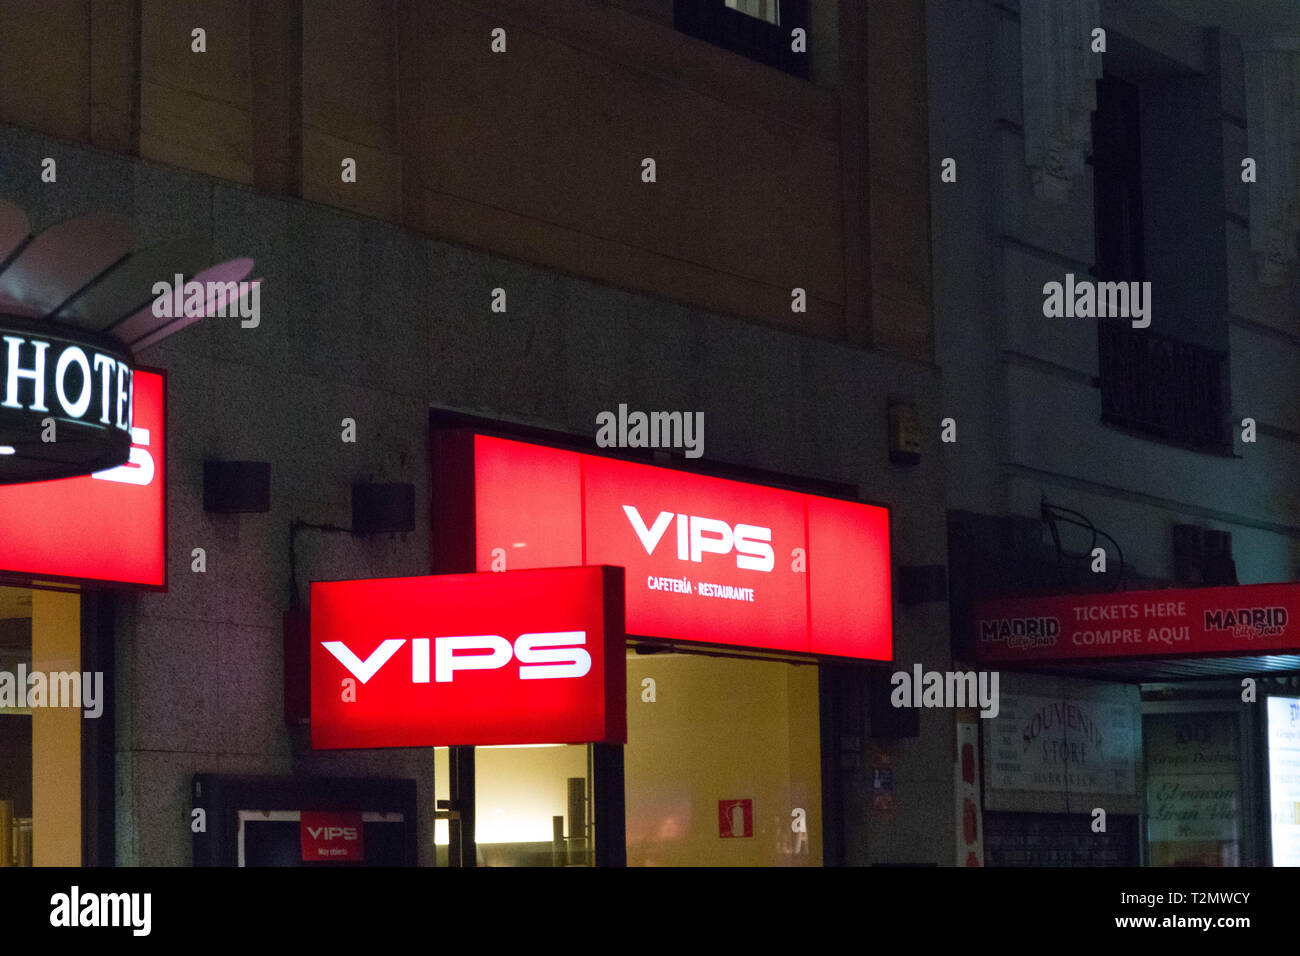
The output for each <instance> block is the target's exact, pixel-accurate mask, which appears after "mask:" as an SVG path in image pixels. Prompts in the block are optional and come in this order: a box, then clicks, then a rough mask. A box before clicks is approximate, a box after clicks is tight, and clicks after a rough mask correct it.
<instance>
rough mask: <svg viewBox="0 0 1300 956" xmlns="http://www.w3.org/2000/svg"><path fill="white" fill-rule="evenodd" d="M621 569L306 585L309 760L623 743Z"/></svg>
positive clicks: (624, 690) (624, 692) (548, 570)
mask: <svg viewBox="0 0 1300 956" xmlns="http://www.w3.org/2000/svg"><path fill="white" fill-rule="evenodd" d="M625 654H626V650H625V637H624V633H623V569H622V568H615V567H607V566H593V567H582V568H546V569H539V570H530V571H508V572H503V573H486V574H443V575H434V576H430V577H418V578H379V579H373V580H363V581H328V582H315V583H313V584H312V586H311V742H312V746H313V747H314V748H316V749H325V750H329V749H341V748H348V747H440V746H448V745H459V744H470V745H477V746H485V745H490V744H550V743H596V742H602V743H626V742H627V688H626V685H625V681H626V671H627V661H626V657H625Z"/></svg>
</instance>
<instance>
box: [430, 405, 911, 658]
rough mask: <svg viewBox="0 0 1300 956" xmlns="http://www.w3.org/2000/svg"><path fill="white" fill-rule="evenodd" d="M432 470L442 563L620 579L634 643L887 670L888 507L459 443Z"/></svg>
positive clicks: (563, 454) (438, 440)
mask: <svg viewBox="0 0 1300 956" xmlns="http://www.w3.org/2000/svg"><path fill="white" fill-rule="evenodd" d="M434 456H435V460H434V464H433V468H434V475H435V491H434V508H433V512H434V518H433V520H434V529H433V531H434V541H435V548H436V549H437V550H436V553H435V565H437V563H438V562H440V561H441V562H445V564H446V566H448V567H450V566H452V565H453V564H454V563H462V564H468V563H469V562H470V561H471V560H472V562H473V566H474V567H475V568H476V569H477V570H479V571H493V570H498V571H499V570H514V569H518V568H537V567H563V566H568V565H587V564H605V565H616V566H619V567H623V568H626V570H627V630H628V633H630V634H635V635H638V636H644V637H657V638H664V639H671V640H679V641H691V642H703V643H710V644H728V645H733V646H740V647H752V648H764V649H771V650H780V651H787V652H798V653H804V654H817V655H828V656H838V657H850V658H861V659H867V660H889V659H890V658H891V655H892V625H891V600H890V594H891V592H890V568H889V512H888V511H887V510H886V509H885V508H880V507H875V506H872V505H865V504H861V503H858V502H853V501H843V500H840V499H836V498H826V497H821V496H819V495H809V494H803V493H800V492H794V491H785V490H782V489H778V488H770V487H767V486H762V485H752V484H747V483H742V482H738V481H729V480H724V479H721V478H712V477H707V476H704V475H698V474H693V473H689V472H682V471H677V470H674V469H670V468H659V467H655V466H651V465H642V464H635V463H631V462H627V461H623V460H619V459H614V458H606V457H602V456H599V455H591V454H584V453H579V452H571V451H563V450H559V449H555V448H549V447H545V446H541V445H533V444H526V443H524V442H518V441H510V440H505V439H500V438H493V437H489V436H485V435H479V434H473V433H472V432H468V431H456V430H452V431H449V432H439V433H436V434H435V443H434ZM463 515H472V516H473V524H472V527H471V526H470V524H469V522H468V520H467V519H465V518H463V517H460V516H463ZM458 522H463V523H461V524H458Z"/></svg>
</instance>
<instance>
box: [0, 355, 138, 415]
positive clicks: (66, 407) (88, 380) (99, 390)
mask: <svg viewBox="0 0 1300 956" xmlns="http://www.w3.org/2000/svg"><path fill="white" fill-rule="evenodd" d="M0 339H3V341H4V346H5V357H4V366H3V369H4V388H3V392H2V393H0V394H3V401H0V408H12V409H18V410H20V411H28V412H33V413H35V414H41V415H43V414H47V413H53V414H55V415H56V416H57V417H60V418H63V419H64V420H71V421H77V422H81V423H83V424H98V425H101V426H106V427H108V428H115V429H117V430H118V431H124V432H129V431H130V429H131V422H132V418H133V411H134V405H133V401H132V399H133V394H132V393H133V390H132V387H131V386H132V378H133V373H132V371H131V368H130V366H128V365H127V364H126V363H125V362H123V361H120V360H119V359H118V358H115V357H113V356H112V355H109V354H107V353H104V352H99V351H97V350H95V349H94V348H91V350H90V354H89V355H88V354H87V353H86V349H84V348H82V347H80V346H79V345H74V344H72V343H70V342H63V341H59V340H57V339H48V340H47V339H42V338H40V337H37V336H29V335H4V336H0Z"/></svg>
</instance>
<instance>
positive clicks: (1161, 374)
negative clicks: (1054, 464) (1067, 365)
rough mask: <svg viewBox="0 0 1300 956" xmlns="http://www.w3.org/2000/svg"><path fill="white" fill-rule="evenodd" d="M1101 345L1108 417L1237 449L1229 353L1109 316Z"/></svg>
mask: <svg viewBox="0 0 1300 956" xmlns="http://www.w3.org/2000/svg"><path fill="white" fill-rule="evenodd" d="M1097 345H1098V350H1099V356H1098V358H1099V367H1100V371H1101V419H1102V421H1103V422H1107V423H1108V424H1112V425H1117V426H1119V427H1121V428H1127V429H1131V430H1133V431H1136V432H1141V433H1143V434H1146V435H1151V436H1152V437H1155V438H1159V439H1162V440H1164V441H1169V442H1174V443H1176V444H1180V445H1185V446H1189V447H1191V448H1195V449H1197V450H1198V451H1206V452H1212V453H1214V454H1220V455H1230V454H1232V433H1231V431H1230V429H1229V425H1228V356H1227V355H1226V354H1225V353H1223V352H1217V351H1215V350H1213V349H1208V348H1205V347H1204V346H1201V345H1196V344H1194V343H1191V342H1184V341H1181V340H1179V339H1175V338H1171V337H1169V336H1167V335H1161V334H1159V333H1158V332H1152V331H1151V330H1150V329H1133V328H1130V327H1129V326H1127V325H1124V324H1121V323H1117V322H1110V321H1105V320H1103V321H1099V322H1098V323H1097Z"/></svg>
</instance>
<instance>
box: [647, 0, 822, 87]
mask: <svg viewBox="0 0 1300 956" xmlns="http://www.w3.org/2000/svg"><path fill="white" fill-rule="evenodd" d="M808 23H809V20H808V0H674V3H673V25H674V26H675V27H676V28H677V29H678V30H680V31H681V32H682V33H686V34H689V35H690V36H693V37H697V38H698V39H701V40H707V41H708V42H709V43H713V44H716V45H717V46H720V47H723V48H724V49H727V50H730V51H731V52H733V53H739V54H740V55H741V56H747V57H749V58H750V59H753V60H758V61H759V62H760V63H765V64H767V65H768V66H772V67H775V68H776V69H778V70H782V71H784V72H786V73H791V74H794V75H795V76H800V77H803V78H805V79H806V78H807V77H808V75H809V57H808V53H807V52H796V51H795V50H793V49H792V46H793V43H792V35H793V31H794V30H796V29H801V30H803V31H804V37H805V39H806V38H807V35H808Z"/></svg>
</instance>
